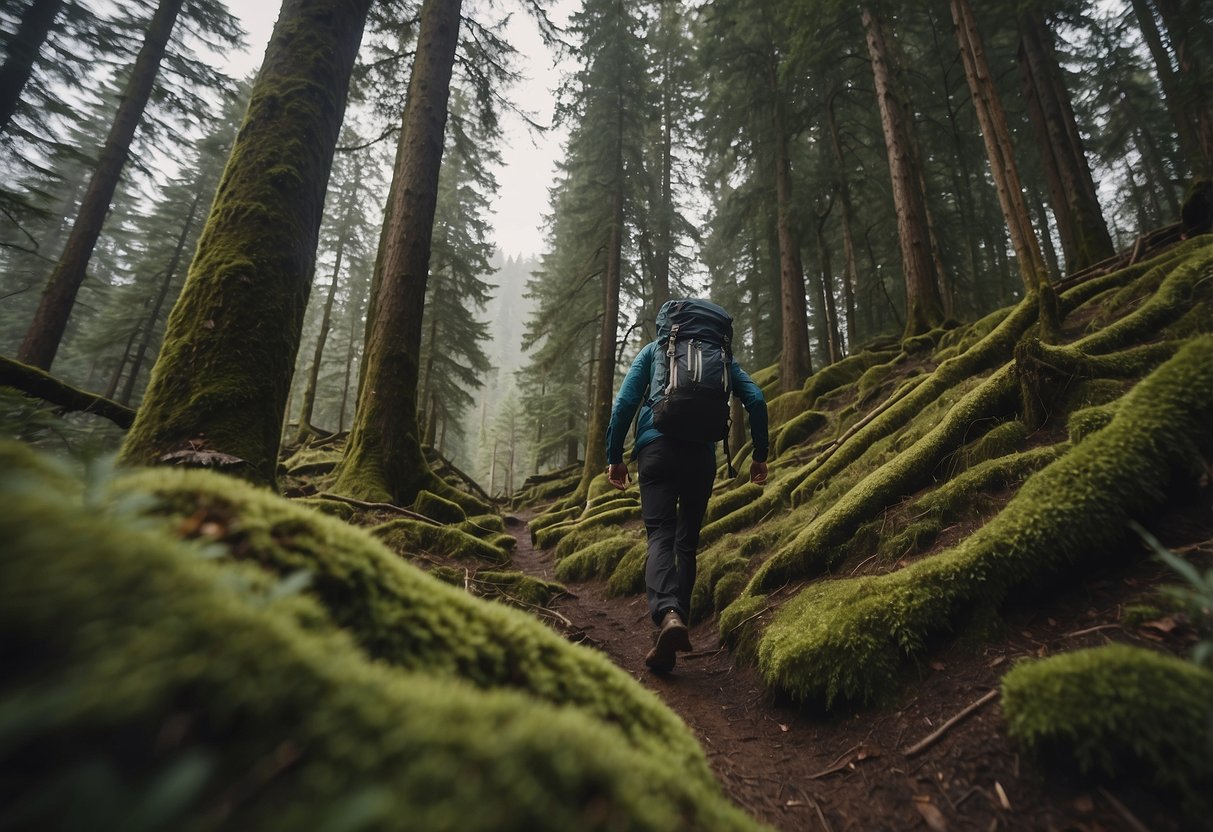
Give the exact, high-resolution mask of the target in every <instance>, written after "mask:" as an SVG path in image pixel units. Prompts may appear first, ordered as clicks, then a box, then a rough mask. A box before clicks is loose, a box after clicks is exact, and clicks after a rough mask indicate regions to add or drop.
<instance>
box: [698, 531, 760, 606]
mask: <svg viewBox="0 0 1213 832" xmlns="http://www.w3.org/2000/svg"><path fill="white" fill-rule="evenodd" d="M748 563H749V559H748V558H744V557H740V556H738V555H737V554H736V553H735V552H734V551H729V547H725V548H723V549H722V550H720V551H717V552H714V553H712V554H711V555H708V554H707V553H704V554H701V555H700V556H699V558H698V564H697V567H698V568H697V570H696V574H695V587H694V588H693V589H692V591H691V610H690V614H691V618H692V620H696V621H698V620H701V619H704V618H706V617H707V616H709V615H711V614H712V613H713V612H714V611H715V610H717V609H722V608H723V607H720V606H718V605H717V603H716V600H715V598H716V589H717V584H718V583H719V582H720V580H721V579H722V578H723V577H725V576H726V575H729V574H731V573H738V574H739V575H740V576H741V578H742V583H743V584H744V579H745V574H744V573H745V568H746V565H747V564H748ZM736 597H737V595H736V593H734V595H733V597H732V598H729V600H728V601H727V602H725V606H727V605H728V603H729V602H731V601H732V600H733V598H736Z"/></svg>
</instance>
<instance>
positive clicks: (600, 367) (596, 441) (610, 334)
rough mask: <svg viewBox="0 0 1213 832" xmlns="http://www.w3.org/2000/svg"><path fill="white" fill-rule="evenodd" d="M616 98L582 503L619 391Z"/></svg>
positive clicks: (598, 466)
mask: <svg viewBox="0 0 1213 832" xmlns="http://www.w3.org/2000/svg"><path fill="white" fill-rule="evenodd" d="M616 96H617V101H616V113H617V114H616V124H615V147H614V155H615V160H614V169H615V170H614V180H615V181H614V183H613V185H612V188H611V227H610V232H609V234H608V237H607V246H606V270H605V272H604V273H603V276H602V327H601V329H600V330H599V333H598V356H597V360H596V361H595V362H594V388H593V393H592V395H591V398H590V418H589V428H588V431H587V433H586V440H585V464H584V465H583V467H582V470H581V482H580V483H579V484H578V486H577V492H576V495H577V499H578V500H579V501H584V500H585V496H586V494H588V493H589V488H590V481H591V480H593V479H594V477H596V476H597V475H598V474H600V473H602V472H603V471H604V470H606V429H607V423H608V422H609V421H610V418H611V398H612V394H613V393H614V387H615V341H616V338H617V337H618V335H617V331H618V329H619V287H620V281H621V276H622V269H623V197H624V194H623V191H624V180H623V114H624V103H625V102H624V95H623V90H618V91H617V92H616Z"/></svg>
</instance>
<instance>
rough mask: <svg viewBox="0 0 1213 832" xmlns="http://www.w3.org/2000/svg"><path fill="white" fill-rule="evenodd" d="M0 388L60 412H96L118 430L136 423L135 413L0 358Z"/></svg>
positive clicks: (10, 360) (36, 370)
mask: <svg viewBox="0 0 1213 832" xmlns="http://www.w3.org/2000/svg"><path fill="white" fill-rule="evenodd" d="M0 387H12V388H13V389H15V390H19V391H21V392H22V393H24V394H25V395H27V396H32V397H33V398H36V399H42V400H43V401H44V402H47V403H49V404H53V405H54V406H55V407H57V408H59V409H60V410H64V411H72V412H80V413H95V414H96V415H98V416H102V417H104V418H106V419H109V420H110V421H111V422H113V423H114V424H115V425H117V426H118V427H120V428H129V427H130V426H131V423H133V422H134V421H135V411H134V410H132V409H131V408H129V407H127V406H126V405H122V404H118V402H116V401H114V400H113V399H107V398H105V397H104V396H98V395H97V394H96V393H86V392H85V391H83V390H80V389H78V388H76V387H72V386H71V385H69V384H64V383H63V382H62V381H60V380H59V379H57V378H55V377H54V376H52V375H51V374H50V373H47V372H45V371H43V370H40V369H38V368H37V367H31V366H30V365H28V364H22V363H21V362H20V361H13V360H12V359H11V358H5V357H4V356H0Z"/></svg>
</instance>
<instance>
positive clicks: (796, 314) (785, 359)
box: [767, 56, 813, 393]
mask: <svg viewBox="0 0 1213 832" xmlns="http://www.w3.org/2000/svg"><path fill="white" fill-rule="evenodd" d="M767 83H768V85H769V87H770V92H771V100H772V102H773V104H772V106H773V110H772V124H771V128H772V130H771V139H772V141H773V142H774V151H775V152H774V154H773V155H774V161H775V211H776V222H775V226H776V233H777V234H778V237H779V300H780V303H779V306H780V309H781V311H782V315H781V321H782V325H783V329H782V340H781V343H782V349H781V351H780V353H779V389H780V390H782V391H783V392H785V393H786V392H789V391H792V390H799V389H800V388H801V386H802V385H803V384H804V380H805V379H806V378H808V377H809V375H810V374H811V373H812V372H813V362H812V359H811V358H810V357H809V321H808V309H807V308H806V303H805V283H804V265H803V263H802V262H801V259H800V241H799V240H798V239H797V238H796V231H795V229H794V228H793V225H792V163H791V159H790V157H789V153H788V136H787V126H786V125H785V124H784V115H783V103H782V99H781V98H780V92H779V82H778V77H777V68H776V66H775V59H774V56H772V57H771V59H770V62H769V64H768V68H767Z"/></svg>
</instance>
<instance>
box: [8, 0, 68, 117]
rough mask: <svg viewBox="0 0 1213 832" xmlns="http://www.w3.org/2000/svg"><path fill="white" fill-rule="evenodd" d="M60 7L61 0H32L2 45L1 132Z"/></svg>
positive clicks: (15, 107)
mask: <svg viewBox="0 0 1213 832" xmlns="http://www.w3.org/2000/svg"><path fill="white" fill-rule="evenodd" d="M62 8H63V0H34V2H33V3H31V4H30V5H29V6H28V7H27V8H26V9H25V12H24V13H23V14H22V15H21V22H20V23H19V24H18V25H17V31H16V32H15V33H14V34H13V36H12V38H10V39H9V41H8V43H6V44H5V47H6V48H5V51H6V52H7V56H6V57H5V59H4V65H3V66H0V132H3V131H4V130H5V128H7V127H8V123H9V122H10V121H11V120H12V118H13V113H15V112H16V111H17V102H18V101H20V100H21V91H22V90H23V89H25V85H26V84H27V83H28V82H29V79H30V75H32V74H33V72H34V62H35V61H37V60H38V53H39V52H40V51H41V49H42V44H43V43H45V42H46V38H47V36H48V35H49V34H50V32H51V26H53V25H54V23H55V18H56V17H57V16H58V15H59V10H60V9H62Z"/></svg>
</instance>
